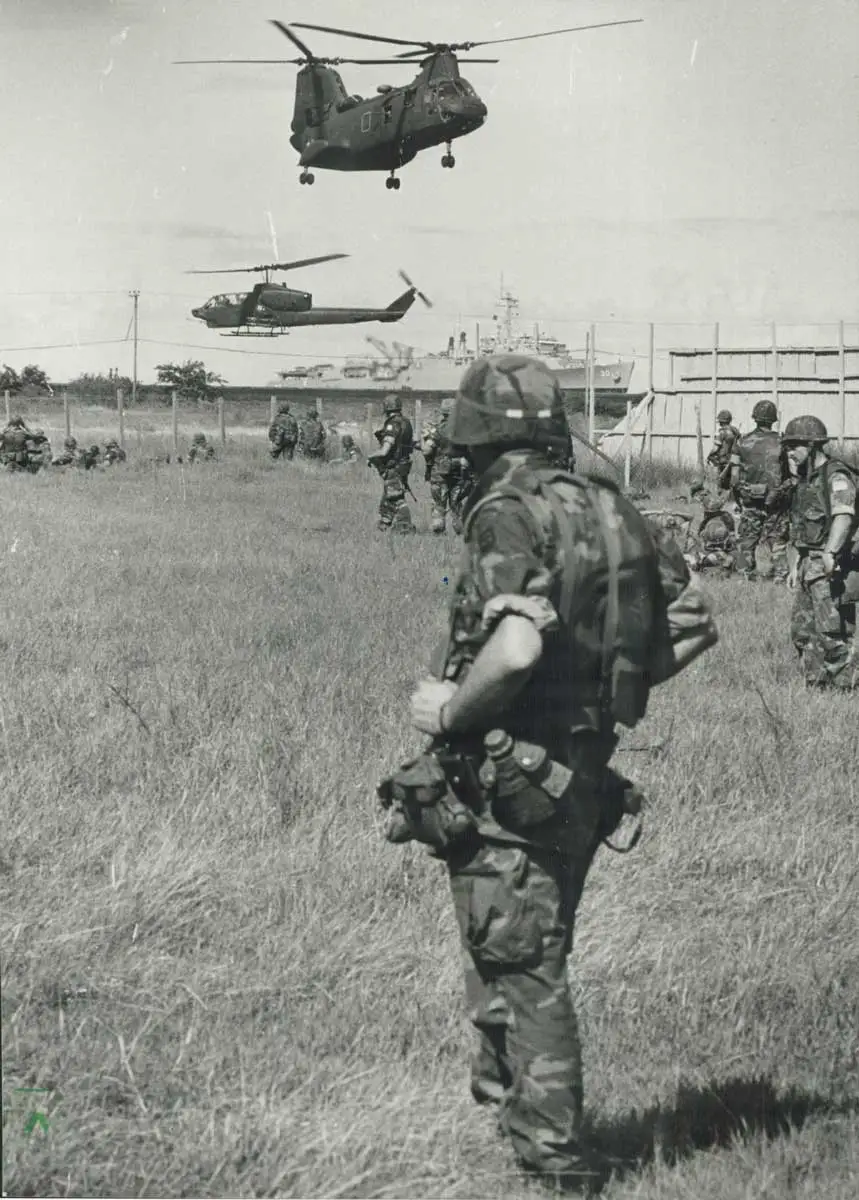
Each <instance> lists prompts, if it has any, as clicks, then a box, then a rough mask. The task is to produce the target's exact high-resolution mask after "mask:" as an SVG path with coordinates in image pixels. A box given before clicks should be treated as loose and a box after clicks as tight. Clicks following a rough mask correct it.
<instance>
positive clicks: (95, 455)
mask: <svg viewBox="0 0 859 1200" xmlns="http://www.w3.org/2000/svg"><path fill="white" fill-rule="evenodd" d="M100 465H101V450H99V448H98V446H95V445H93V446H90V448H89V449H88V450H84V451H83V452H82V454H81V456H80V459H79V461H78V466H80V467H83V469H84V470H85V471H91V470H92V469H93V468H94V467H98V466H100Z"/></svg>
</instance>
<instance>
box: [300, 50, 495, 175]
mask: <svg viewBox="0 0 859 1200" xmlns="http://www.w3.org/2000/svg"><path fill="white" fill-rule="evenodd" d="M486 114H487V109H486V105H485V104H484V103H483V101H482V100H481V99H480V97H479V96H478V95H477V93H476V92H475V90H474V88H473V87H472V86H471V84H470V83H469V82H468V81H467V80H466V79H464V78H463V77H462V76H461V75H460V74H459V67H458V64H457V62H456V58H455V56H454V55H453V54H450V53H447V52H444V53H439V54H435V55H432V56H431V57H430V58H427V59H426V60H425V61H424V62H423V63H422V64H421V71H420V74H419V75H418V76H417V77H416V78H415V79H414V80H413V81H412V82H411V83H410V84H409V85H408V86H406V87H391V86H389V85H382V86H381V87H379V89H378V94H377V95H376V96H372V97H368V98H366V99H365V98H363V97H361V96H349V95H347V94H346V90H345V88H344V87H343V83H342V80H341V79H340V76H339V74H338V73H337V72H336V71H334V70H332V69H331V68H330V67H323V66H317V65H310V66H306V67H304V68H303V69H302V70H301V71H300V72H299V74H298V79H297V81H296V100H295V113H294V116H293V122H292V129H293V133H292V136H291V137H290V139H289V140H290V144H291V145H292V146H293V148H294V149H295V150H297V151H298V152H299V154H300V163H301V165H302V166H303V167H310V166H313V167H318V168H320V169H321V170H330V171H394V170H396V169H397V168H398V167H401V166H403V165H404V164H405V163H408V162H411V161H412V159H413V158H414V157H415V156H416V155H417V154H418V153H419V152H420V151H421V150H427V149H429V148H431V147H432V146H440V145H443V144H447V143H449V142H451V141H453V139H454V138H459V137H464V136H465V135H466V134H468V133H473V132H474V130H476V129H479V128H480V126H481V125H482V124H483V122H484V121H485V119H486Z"/></svg>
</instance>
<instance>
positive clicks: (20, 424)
mask: <svg viewBox="0 0 859 1200" xmlns="http://www.w3.org/2000/svg"><path fill="white" fill-rule="evenodd" d="M7 428H9V429H25V428H26V422H25V421H24V418H23V417H22V416H20V415H16V416H14V417H10V418H9V424H8V426H7Z"/></svg>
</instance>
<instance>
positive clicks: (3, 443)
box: [0, 416, 32, 471]
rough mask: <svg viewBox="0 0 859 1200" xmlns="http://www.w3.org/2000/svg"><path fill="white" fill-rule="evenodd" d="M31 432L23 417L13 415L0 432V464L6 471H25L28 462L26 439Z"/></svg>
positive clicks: (30, 435)
mask: <svg viewBox="0 0 859 1200" xmlns="http://www.w3.org/2000/svg"><path fill="white" fill-rule="evenodd" d="M31 437H32V433H31V432H30V430H29V429H28V428H27V424H26V422H25V420H24V418H23V417H21V416H14V417H12V418H11V420H10V421H9V424H8V425H7V426H6V428H5V429H4V430H3V431H2V433H0V465H2V466H3V468H4V469H5V470H7V471H26V470H27V467H28V463H29V455H28V453H27V441H28V439H29V438H31Z"/></svg>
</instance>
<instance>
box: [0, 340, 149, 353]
mask: <svg viewBox="0 0 859 1200" xmlns="http://www.w3.org/2000/svg"><path fill="white" fill-rule="evenodd" d="M127 340H128V339H127V338H106V339H104V340H103V341H99V342H54V343H53V344H52V345H48V346H0V354H19V353H22V352H26V351H29V350H77V349H79V348H82V347H84V346H115V345H117V344H121V343H122V342H125V341H127Z"/></svg>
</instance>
